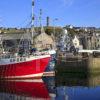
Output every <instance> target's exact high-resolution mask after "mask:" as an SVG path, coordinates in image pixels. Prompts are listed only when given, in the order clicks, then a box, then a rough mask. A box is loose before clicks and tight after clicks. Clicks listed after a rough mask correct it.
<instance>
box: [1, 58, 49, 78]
mask: <svg viewBox="0 0 100 100" xmlns="http://www.w3.org/2000/svg"><path fill="white" fill-rule="evenodd" d="M49 60H50V57H45V58H41V59H35V60H31V61H26V62H20V63H14V64H6V65H0V78H9V79H10V78H11V79H12V78H14V79H16V78H17V79H19V78H33V77H41V75H42V74H43V72H44V71H45V69H46V67H47V65H48V63H49Z"/></svg>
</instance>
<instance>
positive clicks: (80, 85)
mask: <svg viewBox="0 0 100 100" xmlns="http://www.w3.org/2000/svg"><path fill="white" fill-rule="evenodd" d="M71 83H72V84H71ZM99 83H100V82H99V76H95V77H91V78H87V79H86V78H82V79H80V78H79V79H78V78H70V79H69V78H68V77H61V76H57V75H56V76H55V77H44V78H42V79H32V80H12V81H11V80H6V81H0V100H100V86H99Z"/></svg>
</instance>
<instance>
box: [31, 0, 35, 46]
mask: <svg viewBox="0 0 100 100" xmlns="http://www.w3.org/2000/svg"><path fill="white" fill-rule="evenodd" d="M31 25H32V26H31V32H32V33H31V36H32V37H31V43H32V45H33V34H34V0H32V23H31Z"/></svg>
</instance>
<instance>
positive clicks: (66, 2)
mask: <svg viewBox="0 0 100 100" xmlns="http://www.w3.org/2000/svg"><path fill="white" fill-rule="evenodd" d="M60 1H61V3H62V6H64V7H65V6H66V7H70V6H72V4H73V2H74V0H60Z"/></svg>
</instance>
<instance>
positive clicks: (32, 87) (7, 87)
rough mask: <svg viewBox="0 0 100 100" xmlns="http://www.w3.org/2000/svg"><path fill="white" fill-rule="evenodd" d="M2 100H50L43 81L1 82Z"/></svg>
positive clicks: (0, 97) (0, 99)
mask: <svg viewBox="0 0 100 100" xmlns="http://www.w3.org/2000/svg"><path fill="white" fill-rule="evenodd" d="M0 92H1V93H0V100H50V97H49V93H48V91H47V88H46V86H45V84H44V82H43V81H42V79H37V80H16V81H15V80H14V81H11V80H10V81H1V82H0Z"/></svg>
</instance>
